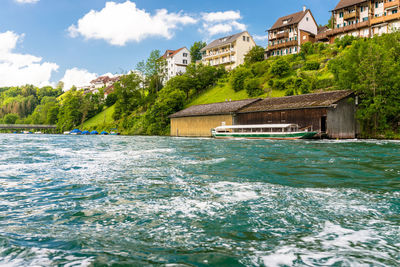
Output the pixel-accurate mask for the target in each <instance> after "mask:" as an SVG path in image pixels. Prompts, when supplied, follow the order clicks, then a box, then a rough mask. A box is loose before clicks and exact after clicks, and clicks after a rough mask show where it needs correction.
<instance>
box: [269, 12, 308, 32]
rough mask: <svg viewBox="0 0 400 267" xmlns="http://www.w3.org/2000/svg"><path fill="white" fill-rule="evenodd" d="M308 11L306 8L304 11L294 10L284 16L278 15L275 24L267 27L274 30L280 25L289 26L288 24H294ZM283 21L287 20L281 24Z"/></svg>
mask: <svg viewBox="0 0 400 267" xmlns="http://www.w3.org/2000/svg"><path fill="white" fill-rule="evenodd" d="M308 11H310V10H309V9H307V10H306V11H303V10H302V11H300V12H296V13H293V14H290V15H287V16H284V17H280V18H279V19H278V20H277V21H276V22H275V24H274V25H273V26H272V27H271V28H270V29H269V30H270V31H271V30H275V29H278V28H280V27H283V26H290V25H294V24H297V23H299V22H300V21H301V19H302V18H303V17H304V16H305V15H306V14H307V12H308ZM284 21H287V23H286V24H283V22H284Z"/></svg>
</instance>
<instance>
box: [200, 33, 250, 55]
mask: <svg viewBox="0 0 400 267" xmlns="http://www.w3.org/2000/svg"><path fill="white" fill-rule="evenodd" d="M245 32H247V31H244V32H240V33H237V34H234V35H230V36H226V37H222V38H219V39H217V40H214V41H212V42H211V43H209V44H208V45H207V46H206V47H204V48H202V49H201V50H200V51H202V52H203V51H206V50H207V49H211V48H214V47H218V46H222V45H227V44H230V43H233V42H234V41H236V39H238V38H239V37H240V36H241V35H242V34H243V33H245Z"/></svg>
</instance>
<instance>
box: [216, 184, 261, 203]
mask: <svg viewBox="0 0 400 267" xmlns="http://www.w3.org/2000/svg"><path fill="white" fill-rule="evenodd" d="M209 188H210V191H211V192H212V193H213V194H215V195H217V196H219V197H220V199H221V201H223V202H243V201H249V200H256V199H258V198H260V196H259V194H258V193H257V192H255V189H254V185H251V184H243V183H234V182H217V183H213V184H210V185H209Z"/></svg>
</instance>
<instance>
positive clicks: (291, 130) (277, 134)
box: [212, 124, 317, 140]
mask: <svg viewBox="0 0 400 267" xmlns="http://www.w3.org/2000/svg"><path fill="white" fill-rule="evenodd" d="M316 134H317V132H314V131H308V130H299V126H298V125H297V124H257V125H230V126H219V127H217V128H215V129H213V130H212V136H213V137H215V138H219V139H227V138H246V139H275V140H293V139H309V138H312V137H313V136H315V135H316Z"/></svg>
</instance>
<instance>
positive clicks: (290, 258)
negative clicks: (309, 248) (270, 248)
mask: <svg viewBox="0 0 400 267" xmlns="http://www.w3.org/2000/svg"><path fill="white" fill-rule="evenodd" d="M261 260H262V262H263V264H264V265H265V266H268V267H280V266H282V265H286V266H292V265H293V262H294V261H295V260H297V256H296V255H295V254H294V253H293V251H292V248H291V247H287V248H281V249H279V250H278V251H276V252H275V253H273V254H270V255H266V256H261ZM257 265H258V264H257Z"/></svg>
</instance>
